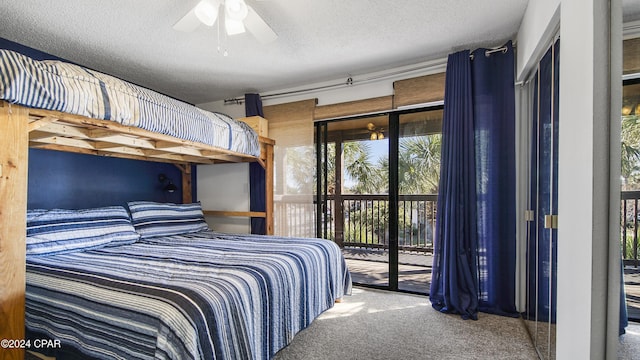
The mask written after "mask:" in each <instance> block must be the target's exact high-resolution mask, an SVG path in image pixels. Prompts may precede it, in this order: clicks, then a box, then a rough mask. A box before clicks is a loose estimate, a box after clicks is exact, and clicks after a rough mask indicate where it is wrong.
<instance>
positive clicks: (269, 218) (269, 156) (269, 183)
mask: <svg viewBox="0 0 640 360" xmlns="http://www.w3.org/2000/svg"><path fill="white" fill-rule="evenodd" d="M265 146H266V148H267V153H266V159H265V191H266V194H265V203H266V207H265V217H266V219H265V222H266V229H265V230H266V233H267V235H273V144H265Z"/></svg>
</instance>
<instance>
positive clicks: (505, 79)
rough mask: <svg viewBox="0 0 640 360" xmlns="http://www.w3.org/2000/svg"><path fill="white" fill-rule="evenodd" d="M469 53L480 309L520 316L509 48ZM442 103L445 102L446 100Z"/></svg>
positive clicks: (511, 65)
mask: <svg viewBox="0 0 640 360" xmlns="http://www.w3.org/2000/svg"><path fill="white" fill-rule="evenodd" d="M504 48H505V49H506V50H504V51H499V52H493V53H491V54H489V55H488V56H487V55H486V54H487V53H486V52H487V50H486V49H478V50H476V51H474V52H473V61H472V62H471V72H472V74H473V77H472V84H473V118H474V125H475V158H476V196H477V224H478V296H479V304H478V309H479V310H480V311H482V312H488V313H493V314H498V315H507V316H514V317H516V316H519V314H518V312H517V310H516V306H515V302H516V299H515V296H516V271H515V269H516V171H515V170H516V159H515V152H516V144H515V138H516V136H515V134H516V131H515V117H516V116H515V90H514V81H515V78H514V68H515V67H514V66H515V60H514V55H513V46H512V45H511V42H509V43H507V44H506V45H505V47H504ZM445 104H446V101H445Z"/></svg>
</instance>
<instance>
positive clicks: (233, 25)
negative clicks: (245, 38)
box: [224, 18, 245, 35]
mask: <svg viewBox="0 0 640 360" xmlns="http://www.w3.org/2000/svg"><path fill="white" fill-rule="evenodd" d="M224 28H225V30H226V31H227V35H237V34H242V33H243V32H245V28H244V24H243V23H242V21H238V20H234V19H230V18H225V19H224Z"/></svg>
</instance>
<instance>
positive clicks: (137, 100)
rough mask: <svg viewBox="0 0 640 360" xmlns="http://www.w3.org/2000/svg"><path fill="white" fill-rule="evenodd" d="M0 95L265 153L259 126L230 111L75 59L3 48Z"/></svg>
mask: <svg viewBox="0 0 640 360" xmlns="http://www.w3.org/2000/svg"><path fill="white" fill-rule="evenodd" d="M0 99H2V100H6V101H8V102H11V103H17V104H20V105H24V106H28V107H33V108H39V109H46V110H56V111H61V112H64V113H70V114H76V115H82V116H87V117H90V118H94V119H100V120H111V121H115V122H117V123H119V124H122V125H127V126H134V127H139V128H142V129H145V130H149V131H153V132H156V133H160V134H164V135H170V136H173V137H177V138H179V139H183V140H190V141H195V142H199V143H203V144H207V145H211V146H216V147H219V148H223V149H226V150H231V151H235V152H239V153H243V154H248V155H253V156H259V155H260V144H259V142H258V136H257V134H256V132H255V131H254V130H253V129H251V127H250V126H248V125H247V124H245V123H243V122H241V121H237V120H234V119H233V118H231V117H229V116H227V115H224V114H220V113H213V112H209V111H205V110H202V109H199V108H197V107H195V106H193V105H190V104H187V103H184V102H181V101H178V100H175V99H173V98H171V97H168V96H165V95H162V94H159V93H157V92H154V91H151V90H149V89H146V88H143V87H140V86H137V85H134V84H131V83H129V82H126V81H122V80H120V79H118V78H115V77H113V76H109V75H106V74H103V73H100V72H97V71H93V70H89V69H86V68H84V67H81V66H78V65H75V64H71V63H66V62H62V61H57V60H42V61H39V60H34V59H31V58H29V57H27V56H24V55H22V54H20V53H17V52H14V51H11V50H5V49H0Z"/></svg>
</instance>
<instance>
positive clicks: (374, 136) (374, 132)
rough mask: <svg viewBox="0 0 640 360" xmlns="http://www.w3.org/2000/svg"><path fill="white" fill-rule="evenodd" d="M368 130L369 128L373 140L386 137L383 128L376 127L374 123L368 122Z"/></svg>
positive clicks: (370, 137)
mask: <svg viewBox="0 0 640 360" xmlns="http://www.w3.org/2000/svg"><path fill="white" fill-rule="evenodd" d="M367 130H369V139H371V140H382V139H384V133H383V132H382V131H383V129H382V128H380V129H376V126H375V125H374V124H373V123H368V124H367Z"/></svg>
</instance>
